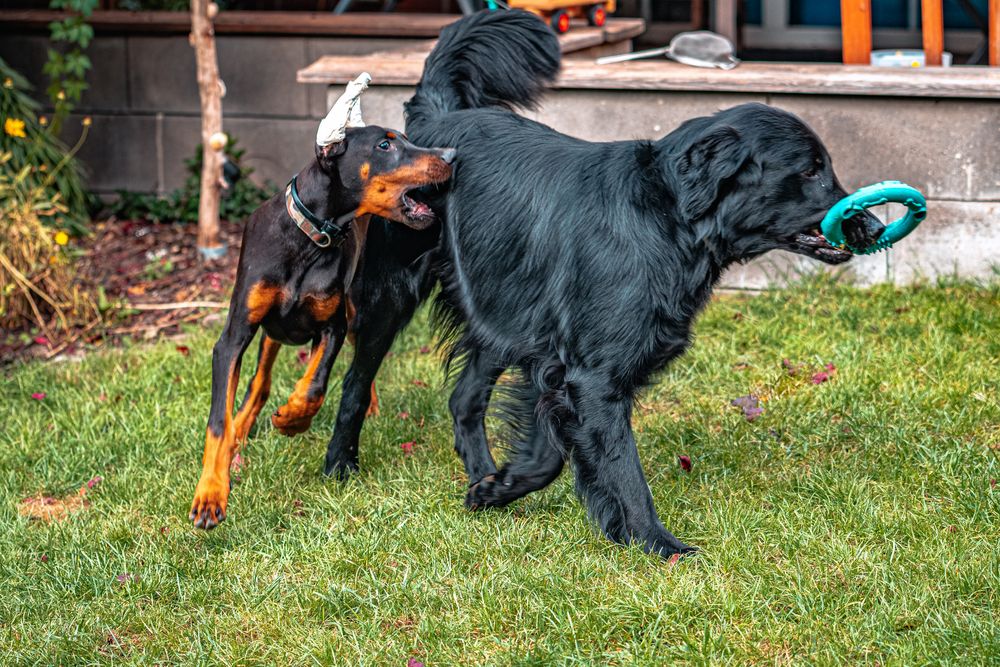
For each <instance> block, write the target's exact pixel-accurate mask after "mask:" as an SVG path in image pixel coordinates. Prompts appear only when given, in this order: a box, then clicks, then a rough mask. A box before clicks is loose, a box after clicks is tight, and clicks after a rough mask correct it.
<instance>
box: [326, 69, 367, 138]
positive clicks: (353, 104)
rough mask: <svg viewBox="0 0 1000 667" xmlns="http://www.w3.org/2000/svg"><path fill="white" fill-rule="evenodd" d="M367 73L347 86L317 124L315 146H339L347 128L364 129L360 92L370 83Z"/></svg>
mask: <svg viewBox="0 0 1000 667" xmlns="http://www.w3.org/2000/svg"><path fill="white" fill-rule="evenodd" d="M371 80H372V77H371V75H370V74H369V73H368V72H362V73H361V74H360V75H359V76H358V78H356V79H355V80H354V81H351V82H350V83H349V84H347V90H345V91H344V94H343V95H341V96H340V99H339V100H337V102H336V104H334V105H333V107H331V108H330V113H328V114H327V115H326V118H324V119H323V120H322V122H320V124H319V129H318V130H317V131H316V145H317V146H319V147H321V148H322V147H324V146H329V145H331V144H339V143H340V142H341V141H343V140H344V136H345V135H346V132H345V130H346V129H347V128H349V127H364V126H365V122H364V121H363V120H362V119H361V99H360V98H361V92H362V91H363V90H364V89H365V88H367V87H368V84H369V83H371Z"/></svg>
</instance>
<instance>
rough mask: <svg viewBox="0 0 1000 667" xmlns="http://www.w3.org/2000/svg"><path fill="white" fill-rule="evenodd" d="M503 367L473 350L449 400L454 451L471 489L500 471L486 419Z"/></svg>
mask: <svg viewBox="0 0 1000 667" xmlns="http://www.w3.org/2000/svg"><path fill="white" fill-rule="evenodd" d="M503 371H504V369H503V367H502V366H498V365H497V364H495V363H493V362H491V361H490V360H489V359H488V358H487V355H485V354H483V353H482V352H480V351H479V350H473V351H472V352H471V353H470V354H469V357H468V359H466V363H465V366H464V367H463V368H462V372H461V373H459V375H458V381H457V382H455V389H454V390H453V391H452V393H451V398H450V399H449V400H448V407H449V409H450V410H451V416H452V424H453V429H454V434H455V453H456V454H458V456H459V458H460V459H462V464H463V465H464V466H465V475H466V477H467V478H468V480H469V487H470V493H471V489H472V488H475V487H476V485H478V484H479V483H480V482H482V481H484V480H486V479H487V478H492V476H493V475H495V474H496V471H497V466H496V463H495V462H494V461H493V456H492V455H491V454H490V447H489V443H488V441H487V440H486V423H485V420H486V410H487V408H488V407H489V403H490V395H491V394H492V393H493V386H494V385H495V384H496V381H497V378H499V377H500V374H501V373H503ZM466 504H468V500H467V501H466Z"/></svg>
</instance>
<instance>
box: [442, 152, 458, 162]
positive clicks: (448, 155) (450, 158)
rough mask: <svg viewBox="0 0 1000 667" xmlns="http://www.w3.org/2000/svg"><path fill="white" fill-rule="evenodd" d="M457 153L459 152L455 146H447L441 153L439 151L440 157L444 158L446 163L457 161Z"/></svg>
mask: <svg viewBox="0 0 1000 667" xmlns="http://www.w3.org/2000/svg"><path fill="white" fill-rule="evenodd" d="M457 154H458V153H456V151H455V149H454V148H445V149H443V150H442V151H441V152H440V153H438V155H439V156H440V158H441V159H442V160H444V163H445V164H452V163H453V162H454V161H455V156H456V155H457Z"/></svg>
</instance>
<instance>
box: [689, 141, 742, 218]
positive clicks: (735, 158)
mask: <svg viewBox="0 0 1000 667" xmlns="http://www.w3.org/2000/svg"><path fill="white" fill-rule="evenodd" d="M749 158H750V147H749V146H748V145H747V143H746V142H745V141H743V140H742V137H741V136H740V133H739V132H738V131H737V130H736V128H734V127H732V126H729V125H723V126H721V127H713V128H710V129H709V130H707V131H706V132H705V133H704V134H702V135H701V136H699V137H697V138H696V139H695V140H694V141H693V142H692V143H691V145H690V146H688V148H687V149H686V150H685V151H684V153H683V154H682V155H681V157H680V158H679V159H678V163H677V171H678V174H679V175H680V181H681V191H680V192H679V193H678V204H679V205H680V209H681V213H682V214H683V216H684V217H685V218H686V219H688V220H697V219H699V218H701V217H703V216H704V215H705V214H706V213H708V212H709V211H710V210H711V209H712V207H713V206H714V205H715V203H716V202H717V201H718V199H719V197H720V194H721V193H722V192H723V189H724V188H725V187H726V182H727V181H728V180H729V179H731V178H733V176H735V175H736V174H737V172H739V170H740V169H741V168H742V167H743V165H744V164H746V161H747V160H748V159H749Z"/></svg>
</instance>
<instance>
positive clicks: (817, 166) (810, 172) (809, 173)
mask: <svg viewBox="0 0 1000 667" xmlns="http://www.w3.org/2000/svg"><path fill="white" fill-rule="evenodd" d="M822 169H823V164H822V163H821V162H813V163H812V166H810V167H809V168H808V169H806V170H805V171H803V172H802V178H808V179H810V180H812V179H814V178H818V177H819V172H820V170H822Z"/></svg>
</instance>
